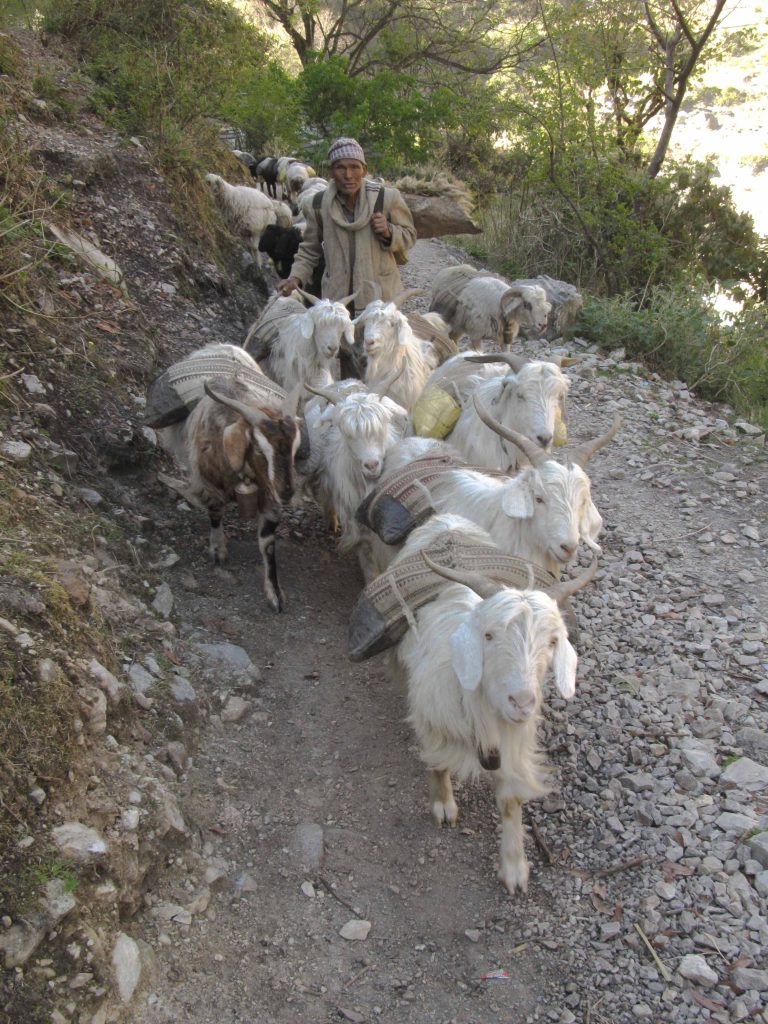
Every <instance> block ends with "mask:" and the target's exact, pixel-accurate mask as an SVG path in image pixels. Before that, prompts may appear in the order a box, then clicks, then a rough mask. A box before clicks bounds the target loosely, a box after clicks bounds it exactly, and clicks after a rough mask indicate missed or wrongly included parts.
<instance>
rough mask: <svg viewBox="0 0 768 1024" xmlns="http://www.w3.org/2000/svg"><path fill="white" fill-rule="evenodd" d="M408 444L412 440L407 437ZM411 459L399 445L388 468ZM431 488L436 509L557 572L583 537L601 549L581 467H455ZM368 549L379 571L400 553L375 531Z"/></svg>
mask: <svg viewBox="0 0 768 1024" xmlns="http://www.w3.org/2000/svg"><path fill="white" fill-rule="evenodd" d="M409 444H410V440H409V441H407V442H405V445H409ZM403 450H404V451H407V449H406V448H404V449H403ZM414 457H416V458H418V457H419V456H418V455H416V456H414ZM407 461H411V459H408V458H406V459H405V461H404V462H401V457H400V446H397V447H396V448H395V449H393V450H392V452H391V453H390V454H389V455H388V457H387V463H386V468H387V469H388V470H389V469H390V468H394V467H395V466H397V465H399V464H405V462H407ZM429 492H430V496H431V499H432V507H433V508H434V509H435V511H436V512H437V513H448V514H460V515H462V516H463V517H464V518H466V519H468V520H470V521H471V522H473V523H475V524H476V525H477V526H478V527H479V528H481V529H483V530H485V531H486V532H487V533H488V535H489V536H490V537H491V539H492V540H493V543H494V544H496V546H497V547H499V548H500V549H501V550H502V551H504V552H506V553H507V554H510V555H517V556H518V557H519V558H525V559H527V560H528V561H531V562H534V563H535V564H536V565H540V566H542V567H543V568H545V569H548V570H549V571H550V572H551V573H553V575H555V576H559V575H560V572H561V570H562V568H563V567H564V566H565V565H566V564H567V563H568V562H570V561H571V560H572V559H573V558H574V557H575V555H576V552H577V550H578V547H579V544H580V543H581V542H583V543H584V544H586V545H587V547H588V548H590V550H592V551H594V552H596V553H598V552H599V551H600V547H599V545H598V543H597V538H598V536H599V534H600V531H601V530H602V527H603V518H602V516H601V515H600V513H599V511H598V510H597V508H596V506H595V504H594V502H593V501H592V496H591V493H590V482H589V477H588V476H587V474H586V473H585V472H584V470H583V469H582V468H581V467H580V466H576V465H568V466H562V465H560V463H559V462H557V461H556V460H555V459H547V460H546V461H544V462H543V463H542V464H541V465H540V466H538V467H534V466H524V467H523V468H522V469H521V470H519V472H517V473H516V474H515V475H513V476H505V477H491V476H486V475H485V474H484V473H482V472H479V471H477V470H472V469H454V470H450V471H449V472H447V473H445V474H443V475H442V476H441V477H439V478H438V479H436V480H433V481H432V482H431V483H430V485H429ZM406 544H407V542H406ZM370 551H371V558H372V565H373V566H374V567H375V569H377V570H378V571H380V572H381V571H383V570H384V569H385V568H386V567H387V566H389V565H391V564H392V563H393V561H395V559H396V558H397V557H399V555H398V549H397V548H396V547H393V546H392V545H389V544H384V543H383V541H381V540H380V539H379V538H378V537H377V536H376V535H373V537H372V538H371V539H370Z"/></svg>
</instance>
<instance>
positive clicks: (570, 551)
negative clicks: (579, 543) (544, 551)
mask: <svg viewBox="0 0 768 1024" xmlns="http://www.w3.org/2000/svg"><path fill="white" fill-rule="evenodd" d="M560 550H561V551H562V552H563V554H564V555H565V557H566V558H573V556H574V555H575V553H576V548H575V546H574V545H573V544H561V545H560Z"/></svg>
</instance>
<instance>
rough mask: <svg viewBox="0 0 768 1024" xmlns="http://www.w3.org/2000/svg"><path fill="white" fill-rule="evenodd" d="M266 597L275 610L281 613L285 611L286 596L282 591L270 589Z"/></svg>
mask: <svg viewBox="0 0 768 1024" xmlns="http://www.w3.org/2000/svg"><path fill="white" fill-rule="evenodd" d="M266 598H267V604H268V605H269V607H270V608H271V609H272V611H273V612H278V613H280V612H283V611H285V597H284V596H283V593H282V591H277V592H275V591H268V592H267V593H266Z"/></svg>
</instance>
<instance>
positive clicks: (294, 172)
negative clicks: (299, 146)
mask: <svg viewBox="0 0 768 1024" xmlns="http://www.w3.org/2000/svg"><path fill="white" fill-rule="evenodd" d="M315 176H316V175H315V170H314V168H313V167H310V166H309V164H305V163H303V161H301V160H297V159H296V158H295V157H292V156H281V157H278V160H277V183H278V185H280V188H281V191H282V194H283V195H286V194H287V195H289V196H290V197H291V198H294V197H295V196H297V195H298V194H299V190H300V189H301V186H302V185H303V184H304V182H305V181H307V179H308V178H313V177H315Z"/></svg>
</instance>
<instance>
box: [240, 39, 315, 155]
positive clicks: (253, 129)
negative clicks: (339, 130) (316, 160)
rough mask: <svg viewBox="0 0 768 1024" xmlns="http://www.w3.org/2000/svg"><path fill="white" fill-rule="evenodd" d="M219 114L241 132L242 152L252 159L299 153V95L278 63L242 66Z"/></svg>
mask: <svg viewBox="0 0 768 1024" xmlns="http://www.w3.org/2000/svg"><path fill="white" fill-rule="evenodd" d="M221 113H222V115H223V117H224V118H225V120H226V121H228V122H229V123H230V124H233V125H236V126H237V127H238V128H240V129H241V130H242V131H243V132H244V134H245V140H246V149H248V150H250V151H251V152H252V153H253V154H254V155H260V154H261V153H263V152H265V151H266V150H269V151H270V152H273V153H294V152H297V151H299V150H300V147H301V133H300V120H299V91H298V89H297V86H296V81H295V79H293V78H292V77H291V76H290V75H289V74H288V72H287V71H286V70H285V69H284V68H283V67H282V65H281V64H280V62H279V61H278V60H274V59H271V60H267V61H266V62H263V63H262V62H259V63H256V64H253V65H250V64H248V65H246V67H244V68H243V69H242V70H241V72H240V74H239V75H238V76H237V80H236V81H235V82H234V84H233V88H232V90H231V93H230V95H229V96H228V97H227V98H226V99H225V100H224V102H223V103H222V106H221Z"/></svg>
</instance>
